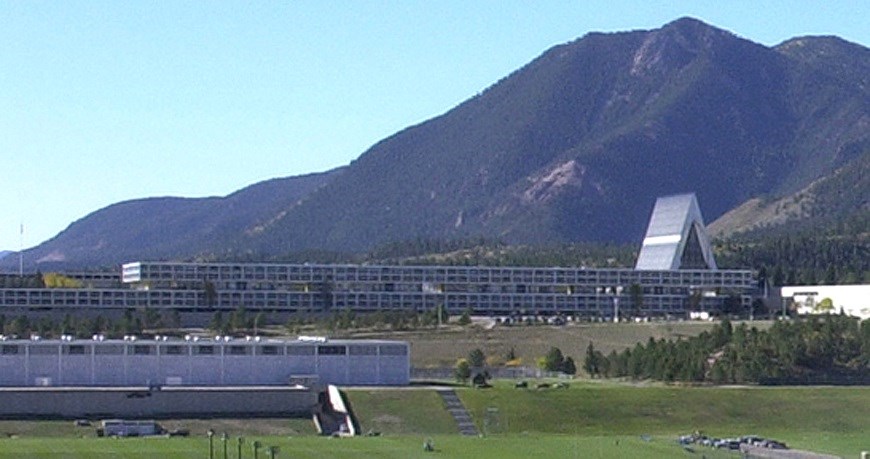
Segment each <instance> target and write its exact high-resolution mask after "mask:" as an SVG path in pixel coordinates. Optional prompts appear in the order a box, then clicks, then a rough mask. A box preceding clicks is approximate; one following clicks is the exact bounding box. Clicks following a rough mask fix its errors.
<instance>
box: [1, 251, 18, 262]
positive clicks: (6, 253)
mask: <svg viewBox="0 0 870 459" xmlns="http://www.w3.org/2000/svg"><path fill="white" fill-rule="evenodd" d="M13 253H15V252H11V251H9V250H0V260H2V259H3V258H5V257H6V256H7V255H11V254H13Z"/></svg>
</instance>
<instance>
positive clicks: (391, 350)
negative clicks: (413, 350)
mask: <svg viewBox="0 0 870 459" xmlns="http://www.w3.org/2000/svg"><path fill="white" fill-rule="evenodd" d="M381 355H408V348H407V347H405V346H398V345H395V344H388V345H384V346H381Z"/></svg>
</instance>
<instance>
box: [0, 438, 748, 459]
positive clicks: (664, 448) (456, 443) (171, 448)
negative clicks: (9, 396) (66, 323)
mask: <svg viewBox="0 0 870 459" xmlns="http://www.w3.org/2000/svg"><path fill="white" fill-rule="evenodd" d="M431 438H432V439H433V441H434V444H435V452H434V453H426V452H423V450H422V444H423V441H424V439H425V437H422V436H414V435H401V436H392V437H369V438H366V437H360V438H348V439H333V438H321V437H293V438H288V437H262V438H258V440H259V441H260V442H261V443H263V444H264V445H267V446H272V445H274V446H278V447H279V448H280V451H279V452H278V454H277V455H276V457H278V458H290V457H292V458H311V459H323V458H336V459H341V458H349V459H350V458H396V459H400V458H401V459H407V458H433V457H435V458H438V457H440V458H477V459H485V458H494V459H496V458H527V457H546V458H579V457H586V458H588V457H593V458H614V459H615V458H625V457H632V458H673V457H687V458H692V457H696V458H700V457H702V456H701V455H702V454H704V455H706V457H708V458H716V457H721V458H725V457H731V458H733V457H736V456H735V455H729V454H726V453H723V452H717V451H712V450H710V449H706V448H704V449H698V450H696V452H695V453H687V452H685V451H683V450H682V448H681V447H680V446H679V445H677V444H676V442H674V441H673V439H670V438H657V437H656V438H651V439H649V441H645V440H643V439H641V438H640V437H637V436H591V437H586V436H569V435H546V434H544V435H541V434H529V435H516V436H491V437H486V438H476V437H471V438H467V437H461V436H458V435H453V436H434V437H431ZM230 444H232V439H231V442H230ZM242 453H243V457H247V458H252V457H253V453H252V451H251V449H250V445H249V444H246V445H244V446H243V449H242ZM0 457H3V458H6V457H9V458H46V459H66V458H109V457H124V458H134V459H150V458H155V459H156V458H190V457H208V441H207V440H206V439H205V438H188V439H180V438H166V439H165V438H155V439H108V438H100V439H62V438H51V439H24V438H20V439H15V440H0ZM215 457H216V458H223V448H222V446H221V443H220V442H219V441H216V442H215ZM227 457H231V458H236V457H237V454H236V451H235V450H234V449H233V448H229V454H228V456H227ZM259 457H261V458H268V457H269V456H268V454H266V450H265V449H261V450H260V452H259Z"/></svg>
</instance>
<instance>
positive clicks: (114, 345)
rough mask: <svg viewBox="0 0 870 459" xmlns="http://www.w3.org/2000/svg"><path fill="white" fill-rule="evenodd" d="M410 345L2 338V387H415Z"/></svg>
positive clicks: (272, 341)
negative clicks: (304, 384) (410, 384)
mask: <svg viewBox="0 0 870 459" xmlns="http://www.w3.org/2000/svg"><path fill="white" fill-rule="evenodd" d="M410 365H411V363H410V346H409V344H408V343H407V342H403V341H380V340H326V339H308V340H292V341H285V340H266V339H263V340H260V339H251V340H245V339H242V340H238V339H236V340H232V339H226V338H224V339H196V340H194V339H190V340H180V339H175V340H171V339H167V340H163V339H159V340H157V339H155V340H146V339H135V340H133V339H127V340H101V339H96V340H76V339H70V340H65V339H61V340H10V339H2V340H0V387H2V386H5V387H21V386H64V387H70V386H75V387H77V386H98V387H128V386H149V387H153V386H281V385H283V386H287V385H290V384H292V383H293V382H296V381H305V382H317V383H322V384H338V385H351V386H353V385H407V384H408V382H409V379H410Z"/></svg>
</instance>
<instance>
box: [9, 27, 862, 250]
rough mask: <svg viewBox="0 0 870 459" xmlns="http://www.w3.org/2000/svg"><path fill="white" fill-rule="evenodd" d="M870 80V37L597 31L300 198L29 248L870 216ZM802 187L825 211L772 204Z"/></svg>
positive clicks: (520, 238)
mask: <svg viewBox="0 0 870 459" xmlns="http://www.w3.org/2000/svg"><path fill="white" fill-rule="evenodd" d="M868 75H870V50H868V49H867V48H864V47H862V46H859V45H855V44H852V43H848V42H845V41H843V40H840V39H838V38H835V37H803V38H795V39H792V40H789V41H787V42H785V43H782V44H781V45H778V46H775V47H766V46H762V45H759V44H756V43H753V42H750V41H747V40H744V39H742V38H739V37H737V36H735V35H733V34H732V33H730V32H727V31H724V30H720V29H717V28H715V27H711V26H709V25H707V24H704V23H702V22H700V21H697V20H694V19H689V18H684V19H679V20H677V21H674V22H672V23H670V24H667V25H665V26H663V27H662V28H660V29H656V30H651V31H633V32H624V33H610V34H601V33H591V34H588V35H586V36H584V37H582V38H580V39H578V40H576V41H573V42H571V43H567V44H563V45H559V46H556V47H554V48H552V49H550V50H548V51H546V52H545V53H544V54H542V55H541V56H540V57H538V58H537V59H535V60H533V61H532V62H530V63H529V64H527V65H526V66H524V67H523V68H521V69H519V70H517V71H515V72H514V73H512V74H511V75H509V76H507V77H505V78H504V79H502V80H501V81H499V82H497V83H495V84H494V85H492V86H491V87H490V88H488V89H486V90H485V91H483V92H481V93H480V94H478V95H477V96H475V97H473V98H471V99H469V100H467V101H465V102H463V103H462V104H460V105H458V106H457V107H455V108H454V109H452V110H450V111H448V112H447V113H444V114H443V115H441V116H438V117H435V118H433V119H431V120H429V121H426V122H424V123H421V124H419V125H416V126H412V127H409V128H407V129H405V130H403V131H401V132H398V133H396V134H395V135H393V136H391V137H389V138H387V139H384V140H382V141H381V142H379V143H377V144H376V145H374V146H373V147H372V148H370V149H369V150H368V151H366V152H365V153H363V154H362V155H361V156H360V157H359V158H358V159H356V160H355V161H353V162H352V163H351V164H350V165H349V166H347V167H346V168H344V169H343V170H341V171H340V172H330V173H326V174H321V175H315V176H308V177H304V178H291V179H284V181H285V182H281V183H282V184H285V183H286V184H289V183H294V184H297V185H299V186H298V187H296V186H295V185H294V187H291V188H292V191H288V190H287V189H286V188H284V187H282V186H278V185H277V184H276V183H272V184H271V185H270V182H266V183H264V184H258V185H255V186H253V187H251V188H248V189H246V190H242V191H240V192H238V193H236V194H234V195H231V196H228V197H226V198H220V199H218V198H211V199H204V200H183V199H172V198H163V199H155V200H143V201H135V202H127V203H121V204H116V205H114V206H110V207H108V208H106V209H103V210H101V211H98V212H95V213H94V214H92V215H90V216H88V217H85V218H84V219H82V220H80V221H79V222H76V223H74V224H73V225H71V226H70V228H69V229H67V230H66V231H64V232H63V233H61V234H59V235H58V236H57V237H56V238H54V239H52V240H51V241H48V242H46V243H45V244H43V245H42V246H40V247H38V248H36V249H34V250H33V253H32V254H28V255H29V256H28V258H33V259H36V258H40V259H43V260H51V259H57V260H63V261H65V262H68V263H81V264H85V263H90V264H93V263H98V264H111V263H118V262H122V261H127V260H132V259H145V258H191V257H196V256H206V257H221V256H234V257H239V256H243V255H247V256H251V257H258V256H275V255H280V254H283V253H289V252H294V251H302V250H311V249H320V250H335V251H362V250H367V249H370V248H372V247H373V246H376V245H378V244H382V243H385V242H389V241H401V240H409V239H414V238H436V239H438V238H443V239H451V238H463V237H472V236H474V237H476V236H483V237H487V238H493V239H499V240H503V241H505V242H509V243H527V244H535V243H543V242H560V241H609V242H639V241H640V239H641V237H642V235H643V231H644V230H645V223H646V220H647V218H648V217H649V213H650V211H651V208H652V205H653V202H654V200H655V198H656V197H657V196H662V195H667V194H673V193H681V192H686V191H694V192H696V193H697V195H698V197H699V201H700V204H701V207H702V212H703V213H704V215H705V218H706V219H707V220H708V221H713V220H716V219H717V218H719V217H720V216H723V215H725V217H723V219H722V220H720V221H718V222H717V223H716V225H718V226H716V225H714V227H716V228H717V234H719V235H727V234H731V233H733V232H734V231H736V230H741V229H746V228H752V227H758V226H764V225H776V224H782V223H786V222H789V221H793V220H795V219H798V220H812V219H816V218H829V219H830V218H841V217H848V216H850V215H853V214H856V213H859V214H860V213H866V212H870V210H868V204H867V198H866V197H867V196H868V195H870V193H867V182H866V180H867V176H868V175H867V174H866V173H865V171H866V169H867V164H868V157H870V90H868V78H870V77H868ZM302 183H304V184H305V185H302ZM851 185H854V186H851ZM254 190H256V193H255V192H253V191H254ZM861 193H863V194H861ZM797 195H800V196H803V198H801V199H803V200H804V201H806V202H807V203H809V202H810V201H812V203H813V204H812V205H809V204H807V206H806V208H805V209H804V210H802V211H800V212H797V211H794V209H792V211H791V212H790V211H788V210H785V211H783V208H784V206H785V204H783V203H780V205H779V209H780V210H779V211H778V212H779V213H777V211H774V210H770V209H768V207H769V206H770V205H773V206H774V207H773V209H776V204H775V203H777V202H778V201H780V200H783V199H785V200H786V201H789V202H791V201H790V200H794V199H797V198H795V197H794V196H797ZM758 203H764V206H762V207H763V208H762V207H759V204H758ZM789 206H790V204H789ZM785 207H788V206H785ZM789 208H791V207H789ZM254 209H255V210H254ZM735 209H736V210H735ZM810 209H812V210H810ZM732 210H733V212H732V213H729V211H732ZM734 212H738V213H740V218H735V217H734ZM0 264H2V263H0Z"/></svg>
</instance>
